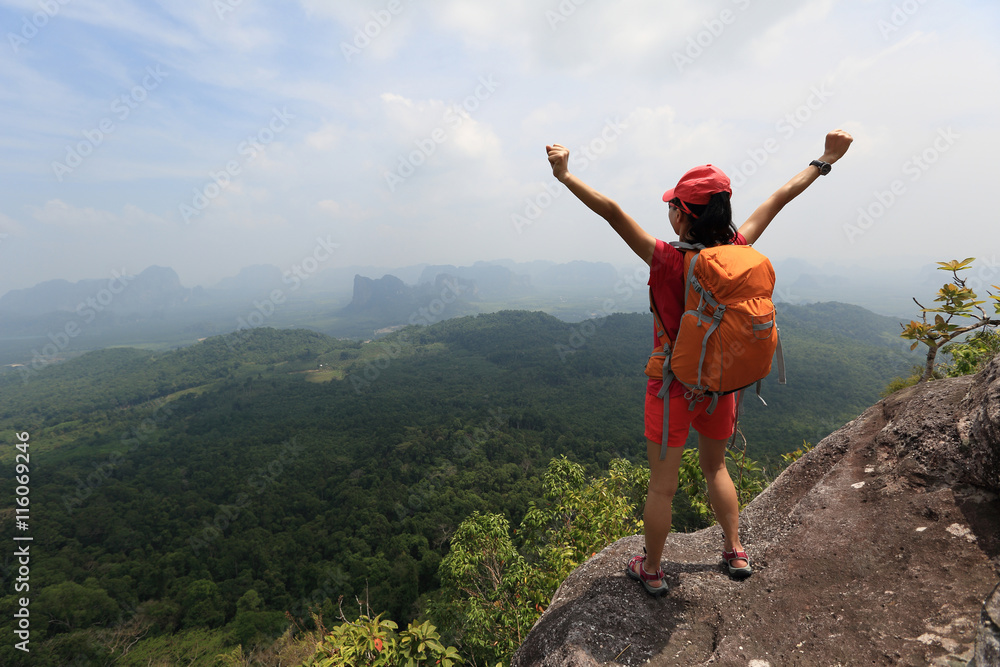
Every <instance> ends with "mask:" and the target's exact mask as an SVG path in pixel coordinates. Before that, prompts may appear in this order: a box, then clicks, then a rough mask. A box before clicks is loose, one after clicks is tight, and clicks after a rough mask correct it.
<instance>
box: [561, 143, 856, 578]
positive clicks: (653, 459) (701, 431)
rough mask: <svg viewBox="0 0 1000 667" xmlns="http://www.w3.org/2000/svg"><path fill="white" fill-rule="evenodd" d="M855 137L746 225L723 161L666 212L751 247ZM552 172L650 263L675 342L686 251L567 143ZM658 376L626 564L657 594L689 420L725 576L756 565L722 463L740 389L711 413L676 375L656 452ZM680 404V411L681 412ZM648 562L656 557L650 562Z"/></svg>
mask: <svg viewBox="0 0 1000 667" xmlns="http://www.w3.org/2000/svg"><path fill="white" fill-rule="evenodd" d="M852 141H853V138H852V137H851V135H850V134H848V133H847V132H845V131H843V130H834V131H833V132H830V133H829V134H827V135H826V143H825V150H824V152H823V155H822V156H821V157H820V158H819V159H818V160H814V161H813V162H811V163H810V164H809V166H807V167H806V168H805V169H803V170H802V171H801V172H800V173H799V174H797V175H796V176H794V177H793V178H792V179H791V180H790V181H788V182H787V183H786V184H785V185H784V186H782V187H781V188H779V189H778V191H777V192H775V193H774V194H772V195H771V196H770V197H768V198H767V200H766V201H765V202H764V203H763V204H761V205H760V206H758V207H757V210H755V211H754V212H753V214H752V215H751V216H750V217H749V218H748V219H747V221H746V222H744V223H743V224H742V225H741V226H740V228H739V230H737V229H736V227H735V225H734V224H733V220H732V210H731V208H730V204H729V199H730V197H731V196H732V189H731V188H730V184H729V178H728V177H727V176H726V175H725V174H724V173H723V172H722V170H720V169H719V168H717V167H714V166H712V165H702V166H699V167H695V168H693V169H691V170H689V171H688V172H687V173H685V174H684V175H683V176H682V177H681V179H680V181H678V183H677V185H676V186H675V187H673V188H671V189H670V190H667V191H666V193H664V195H663V201H665V202H666V203H667V205H668V209H667V219H668V220H669V221H670V226H671V228H672V230H673V232H674V233H675V234H676V235H677V238H678V239H679V240H680V241H682V242H686V243H700V244H702V245H704V246H706V247H711V246H715V245H720V244H738V245H751V244H753V243H754V242H755V241H756V240H757V239H758V238H760V235H761V234H763V233H764V230H765V229H767V226H768V225H769V224H770V223H771V221H772V220H773V219H774V216H776V215H777V214H778V211H780V210H781V209H782V208H783V207H784V206H785V204H787V203H788V202H790V201H791V200H792V199H794V198H795V197H797V196H798V195H799V194H800V193H801V192H802V191H804V190H805V189H806V188H807V187H809V186H810V185H811V184H812V183H813V181H815V180H816V179H817V178H819V176H820V175H825V174H827V173H829V171H830V165H832V164H833V163H835V162H836V161H837V160H839V159H840V158H841V157H843V156H844V154H845V153H846V152H847V149H848V147H849V146H850V145H851V142H852ZM545 149H546V151H547V153H548V159H549V163H550V164H551V165H552V174H553V176H555V177H556V179H558V180H559V181H560V182H561V183H563V184H564V185H565V186H566V187H567V188H569V190H570V192H572V193H573V194H574V195H576V197H577V198H578V199H579V200H580V201H582V202H583V203H584V204H586V205H587V207H588V208H590V210H592V211H594V212H595V213H597V214H598V215H599V216H601V217H602V218H604V219H605V220H607V221H608V223H609V224H610V225H611V228H612V229H614V230H615V232H617V233H618V235H619V236H620V237H621V238H622V240H623V241H625V243H627V244H628V246H629V248H631V249H632V251H633V252H635V254H636V255H638V256H639V257H640V258H641V259H642V261H644V262H645V263H646V264H648V265H649V268H650V271H649V286H650V291H651V298H652V301H653V305H654V306H655V308H656V311H657V312H658V313H659V315H660V317H661V318H662V320H663V326H664V327H665V328H666V330H667V332H666V333H667V335H668V336H669V337H670V340H674V339H675V337H676V335H677V331H678V328H679V326H680V317H681V314H682V312H683V310H684V271H683V267H684V255H683V253H682V252H681V251H679V250H677V249H676V248H674V247H673V246H671V245H670V244H669V243H666V242H664V241H662V240H660V239H657V238H655V237H654V236H653V235H652V234H650V233H649V232H647V231H646V230H645V229H643V228H642V227H640V226H639V224H638V223H636V221H635V220H633V219H632V218H631V217H630V216H629V215H628V214H626V213H625V212H624V211H623V210H622V209H621V207H620V206H619V205H618V204H617V203H616V202H614V201H613V200H611V199H609V198H608V197H606V196H604V195H603V194H601V193H600V192H598V191H596V190H594V189H593V188H592V187H590V186H589V185H587V184H586V183H584V182H583V181H581V180H580V179H579V178H577V177H576V176H574V175H573V174H571V173H570V172H569V168H568V163H569V150H567V149H566V148H565V147H564V146H561V145H559V144H553V145H551V146H546V147H545ZM661 386H662V381H661V380H658V379H655V378H650V379H649V381H648V382H647V387H646V407H645V437H646V440H647V442H646V453H647V458H648V459H649V472H650V474H649V488H648V491H647V496H646V506H645V509H644V511H643V531H644V536H645V549H644V551H645V554H646V555H645V556H638V555H637V556H635V557H633V558H632V559H631V560H630V561H629V563H628V568H627V571H628V574H629V576H631V577H632V578H633V579H636V580H638V581H640V582H641V583H642V585H643V587H644V588H645V589H646V591H647V592H648V593H650V594H651V595H654V596H657V595H662V594H665V593H666V592H667V584H666V582H665V581H664V580H663V570H662V569H660V567H659V564H660V558H661V556H662V554H663V546H664V543H665V541H666V539H667V534H668V533H669V532H670V521H671V503H672V501H673V498H674V494H675V493H676V491H677V484H678V470H679V468H680V462H681V453H682V452H683V449H684V443H685V441H686V440H687V436H688V431H689V429H690V428H691V427H692V426H693V427H694V429H695V431H697V432H698V457H699V461H700V463H701V469H702V472H704V474H705V480H706V482H707V483H708V495H709V500H710V501H711V504H712V510H713V512H714V513H715V518H716V520H717V521H718V522H719V524H720V525H721V526H722V530H723V533H724V534H725V545H724V550H723V554H722V557H723V559H724V560H725V561H726V564H727V567H728V569H729V573H730V575H731V576H733V577H735V578H745V577H748V576H750V574H751V573H752V572H753V570H752V568H751V564H750V558H749V557H748V556H747V554H746V552H745V551H744V550H743V545H742V544H741V543H740V533H739V501H738V499H737V496H736V488H735V486H734V485H733V480H732V478H731V477H730V476H729V471H728V470H727V468H726V443H727V441H728V440H729V438H730V436H731V435H732V434H733V430H734V424H735V407H736V406H735V399H734V394H727V395H725V396H723V397H722V398H721V399H719V401H718V404H717V405H716V407H715V410H714V411H712V413H711V414H708V412H707V410H706V406H707V404H708V401H703V402H701V403H698V404H697V405H695V407H694V409H692V410H689V409H688V407H689V402H688V400H687V399H685V398H684V393H685V392H686V391H687V389H686V388H685V387H684V385H682V384H681V383H680V382H678V381H677V380H676V379H674V380H673V381H672V383H671V385H670V387H669V397H670V398H669V400H670V414H669V419H670V425H669V433H668V437H667V449H666V456H665V458H663V459H662V460H661V459H660V447H661V441H662V435H663V434H662V429H663V427H662V422H663V401H662V400H660V399H658V398H657V394H658V393H659V391H660V388H661ZM675 408H676V409H675ZM646 561H649V563H652V564H654V565H653V567H652V568H651V569H652V571H650V568H649V567H648V566H647V564H646Z"/></svg>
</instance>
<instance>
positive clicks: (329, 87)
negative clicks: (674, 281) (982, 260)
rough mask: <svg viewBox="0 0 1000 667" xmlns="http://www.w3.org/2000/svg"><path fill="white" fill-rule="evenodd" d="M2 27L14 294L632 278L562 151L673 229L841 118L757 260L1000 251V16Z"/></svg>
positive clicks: (509, 17)
mask: <svg viewBox="0 0 1000 667" xmlns="http://www.w3.org/2000/svg"><path fill="white" fill-rule="evenodd" d="M0 22H2V26H3V32H4V43H3V44H2V45H0V98H2V110H3V111H2V113H3V123H2V124H0V145H2V150H0V170H2V173H0V266H3V269H4V270H3V272H2V276H0V293H3V292H5V291H6V290H8V289H12V288H18V287H26V286H30V285H33V284H35V283H37V282H40V281H43V280H47V279H51V278H66V279H69V280H79V279H81V278H101V277H104V276H109V277H110V276H111V275H112V272H113V271H119V272H120V271H122V269H125V270H126V271H129V272H131V273H138V272H139V271H142V270H143V269H145V268H146V267H148V266H150V265H154V264H156V265H162V266H171V267H173V268H174V269H176V270H177V272H178V273H179V274H180V276H181V280H182V282H183V283H184V284H185V285H187V286H193V285H195V284H202V285H209V284H212V283H214V282H216V281H218V280H219V279H221V278H223V277H225V276H229V275H233V274H235V273H236V272H237V271H238V270H239V269H240V268H241V267H244V266H247V265H252V264H260V263H269V264H274V265H276V266H278V267H279V268H281V269H282V270H286V269H288V268H289V267H291V266H292V265H295V264H297V263H301V262H302V261H303V260H306V259H307V258H313V260H315V261H313V260H310V262H311V263H312V265H314V266H318V267H319V268H320V269H322V268H327V267H344V266H349V265H354V264H375V265H381V266H397V265H409V264H416V263H422V262H427V263H455V264H468V263H471V262H473V261H475V260H492V259H502V258H512V259H516V260H532V259H551V260H555V261H559V262H563V261H570V260H573V259H586V260H604V261H609V262H612V263H614V264H615V265H618V266H628V265H630V264H634V263H635V262H636V261H637V260H635V259H634V258H633V257H631V256H630V253H629V251H628V249H627V247H626V246H625V244H624V243H622V242H621V241H620V240H618V238H617V237H616V236H615V235H614V234H613V232H611V231H610V229H609V228H607V226H606V223H604V222H603V221H602V220H600V219H599V218H597V217H596V216H594V215H593V214H591V213H589V211H587V210H586V209H585V208H584V207H583V206H582V205H581V204H580V203H579V202H577V201H576V200H574V199H572V197H571V195H570V194H569V193H568V192H566V191H565V190H564V189H562V187H561V186H559V187H555V186H554V185H553V183H554V181H553V180H552V176H551V171H550V170H549V168H548V163H547V161H546V159H545V144H546V143H550V142H558V143H562V144H565V145H566V146H568V147H570V149H571V151H572V153H571V156H570V159H571V168H572V169H573V170H574V171H575V172H576V173H578V174H579V175H580V176H581V177H582V178H584V179H585V180H586V181H588V182H589V183H591V185H593V186H595V187H596V188H598V189H599V190H602V191H603V192H605V193H606V194H608V195H610V196H611V197H613V198H615V199H617V200H618V201H619V202H620V203H621V204H622V205H623V207H624V208H625V210H626V211H628V212H629V213H631V214H632V215H633V217H635V218H636V219H637V220H638V221H639V222H640V224H642V225H643V226H645V227H646V228H647V229H648V230H650V231H651V232H652V233H654V234H656V235H657V236H663V237H664V238H669V236H668V234H669V226H668V223H667V209H666V205H665V204H663V203H662V202H661V201H660V195H661V194H662V192H663V191H664V190H665V189H667V188H668V187H671V186H672V185H673V184H674V183H675V182H676V181H677V179H678V178H679V177H680V175H681V174H682V173H683V172H684V171H685V170H687V169H688V168H690V167H692V166H694V165H696V164H701V163H706V162H711V163H713V164H716V165H719V166H721V167H722V168H723V169H725V170H726V171H727V172H728V173H729V174H730V176H731V177H732V178H733V181H734V200H733V204H734V212H735V214H736V217H737V218H739V219H740V220H742V219H743V218H745V217H746V216H747V215H749V213H750V212H751V211H752V210H753V208H754V207H755V206H756V205H757V204H758V203H760V201H761V200H762V199H763V198H764V197H766V196H767V195H768V194H770V192H771V191H773V190H774V189H775V188H777V187H778V186H780V185H781V184H783V183H784V182H785V181H786V180H787V179H788V178H790V177H791V176H792V175H794V174H795V173H797V172H798V171H799V170H800V169H802V168H803V167H805V166H806V165H807V164H808V162H809V161H810V160H811V159H814V158H816V157H819V155H820V154H821V152H822V147H823V137H824V135H825V133H826V132H827V131H828V130H831V129H834V128H844V129H846V130H848V131H849V132H851V133H852V134H853V135H854V137H855V142H854V145H853V146H852V148H851V150H850V152H849V153H848V155H847V156H846V157H845V158H844V160H843V161H841V162H840V163H838V164H837V165H835V167H834V169H833V172H832V173H831V174H830V175H829V176H826V177H823V178H821V179H820V180H819V181H817V182H816V183H815V184H814V185H813V186H812V187H811V188H810V189H809V190H808V191H807V192H806V193H805V194H804V195H802V196H801V197H800V198H799V199H798V200H796V201H795V202H793V203H792V204H791V205H790V206H789V207H788V208H786V210H785V211H784V212H782V214H781V215H780V216H779V217H778V218H777V220H776V221H775V223H774V224H773V226H772V227H771V229H769V230H768V232H767V234H765V236H764V237H763V238H762V240H761V241H760V242H759V243H758V245H757V247H758V248H759V249H760V250H762V251H764V252H765V253H767V254H769V255H770V256H772V257H773V258H776V259H782V258H788V257H803V258H807V259H812V260H816V259H820V258H823V259H829V260H832V261H835V262H839V263H847V264H850V263H853V262H859V261H876V262H886V263H889V264H900V265H902V264H903V263H904V262H905V263H907V264H909V263H917V262H924V261H929V260H936V259H950V258H964V257H966V256H977V257H984V256H985V257H991V256H995V254H996V251H997V250H1000V243H998V242H997V240H996V239H997V237H996V231H995V230H996V228H997V225H996V221H995V220H994V210H995V209H996V205H995V204H994V201H993V196H994V192H995V190H996V185H995V183H996V179H997V174H996V171H997V169H996V164H997V155H1000V129H998V123H997V109H998V108H1000V63H998V54H1000V43H998V40H997V35H1000V5H998V3H996V2H995V0H988V1H987V0H984V1H981V2H975V1H963V2H944V1H943V0H925V1H918V0H902V1H901V0H894V1H892V2H881V1H866V0H853V1H846V0H845V1H841V2H838V1H835V0H817V1H803V0H795V1H786V0H767V1H766V2H765V1H764V0H718V1H713V2H694V1H689V2H671V1H664V0H634V1H623V2H606V1H602V0H561V1H559V0H546V1H538V0H532V1H529V0H507V1H506V2H489V3H487V2H471V1H469V0H465V1H463V2H460V1H458V0H435V1H434V2H424V3H417V2H412V1H408V0H388V1H386V0H374V1H360V0H358V1H355V0H336V1H335V2H334V1H330V2H326V1H321V0H299V1H298V2H280V3H279V2H274V3H265V2H262V1H260V0H214V2H213V1H209V0H199V1H197V2H196V1H194V0H189V1H175V0H161V1H158V2H130V1H127V0H106V1H103V2H101V1H94V0H23V1H22V0H0ZM550 193H551V194H550ZM862 212H867V214H866V215H862ZM333 244H336V245H337V247H336V248H332V245H333ZM997 279H998V280H1000V276H998V277H997Z"/></svg>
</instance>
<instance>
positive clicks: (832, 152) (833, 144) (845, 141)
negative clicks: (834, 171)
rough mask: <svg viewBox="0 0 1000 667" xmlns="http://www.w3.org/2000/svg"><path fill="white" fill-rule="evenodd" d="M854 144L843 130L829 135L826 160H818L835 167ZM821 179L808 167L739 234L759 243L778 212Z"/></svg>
mask: <svg viewBox="0 0 1000 667" xmlns="http://www.w3.org/2000/svg"><path fill="white" fill-rule="evenodd" d="M852 141H854V138H853V137H852V136H851V135H850V134H848V133H847V132H845V131H843V130H834V131H833V132H830V133H829V134H827V135H826V146H825V149H824V151H823V156H822V157H821V158H819V160H820V161H821V162H829V163H830V164H833V163H834V162H836V161H837V160H839V159H840V158H842V157H844V153H846V152H847V149H848V147H849V146H850V145H851V142H852ZM819 175H820V174H819V168H817V167H814V166H812V165H809V166H808V167H806V168H805V169H803V170H802V171H800V172H799V173H798V174H797V175H795V176H794V177H793V178H792V180H790V181H788V182H787V183H785V184H784V185H783V186H781V187H780V188H778V191H777V192H775V193H774V194H773V195H771V196H770V197H768V198H767V200H766V201H765V202H764V203H763V204H761V205H760V206H758V207H757V210H756V211H754V212H753V213H752V214H751V215H750V217H749V218H747V221H746V222H744V223H743V225H742V226H741V227H740V234H742V235H743V236H744V237H745V238H746V240H747V243H753V242H754V241H756V240H757V239H759V238H760V235H761V234H763V233H764V230H765V229H767V226H768V225H769V224H771V221H772V220H774V216H776V215H778V211H780V210H781V209H783V208H784V207H785V204H787V203H788V202H790V201H792V200H793V199H795V198H796V197H798V196H799V195H800V194H801V193H802V191H803V190H805V189H806V188H808V187H809V186H810V185H812V183H813V181H815V180H816V179H817V178H819Z"/></svg>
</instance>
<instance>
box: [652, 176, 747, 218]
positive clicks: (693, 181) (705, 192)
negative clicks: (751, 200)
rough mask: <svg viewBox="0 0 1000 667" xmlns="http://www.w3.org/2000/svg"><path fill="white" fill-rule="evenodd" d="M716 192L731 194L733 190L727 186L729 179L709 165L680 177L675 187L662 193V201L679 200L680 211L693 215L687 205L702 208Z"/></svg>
mask: <svg viewBox="0 0 1000 667" xmlns="http://www.w3.org/2000/svg"><path fill="white" fill-rule="evenodd" d="M716 192H728V193H729V194H730V195H732V194H733V189H732V188H731V187H730V185H729V177H728V176H726V174H725V173H723V171H722V170H721V169H719V168H718V167H716V166H714V165H711V164H703V165H701V166H698V167H694V168H693V169H689V170H688V171H687V173H685V174H684V175H683V176H681V180H679V181H677V185H675V186H674V187H673V188H671V189H669V190H667V191H666V192H664V193H663V201H665V202H669V201H670V200H671V199H675V198H676V199H680V200H681V209H682V210H683V211H684V212H685V213H687V214H688V215H693V214H692V213H691V211H689V210H688V208H687V206H686V205H685V202H686V203H688V204H698V205H699V206H703V205H705V204H707V203H708V200H709V199H710V198H711V197H712V195H714V194H715V193H716Z"/></svg>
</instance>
